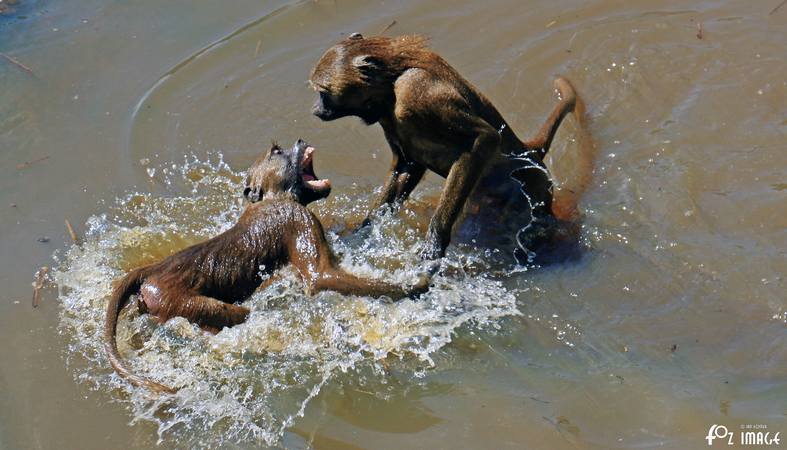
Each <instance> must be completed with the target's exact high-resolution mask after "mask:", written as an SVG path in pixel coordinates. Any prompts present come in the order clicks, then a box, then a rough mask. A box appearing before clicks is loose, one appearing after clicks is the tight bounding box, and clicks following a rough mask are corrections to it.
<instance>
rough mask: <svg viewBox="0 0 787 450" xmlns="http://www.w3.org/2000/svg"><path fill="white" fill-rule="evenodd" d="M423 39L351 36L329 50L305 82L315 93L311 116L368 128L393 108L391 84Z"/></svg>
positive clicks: (414, 37)
mask: <svg viewBox="0 0 787 450" xmlns="http://www.w3.org/2000/svg"><path fill="white" fill-rule="evenodd" d="M423 41H424V40H423V38H420V37H417V36H402V37H399V38H394V39H391V38H386V37H371V38H364V37H363V36H361V34H360V33H353V34H352V35H350V36H349V37H348V38H347V39H345V40H343V41H342V42H339V43H338V44H336V45H334V46H333V47H331V48H329V49H328V51H326V52H325V54H324V55H322V57H321V58H320V60H319V61H318V62H317V65H316V66H315V67H314V69H313V70H312V73H311V77H310V79H309V83H310V84H311V86H312V88H313V89H314V90H315V91H317V95H318V98H317V101H316V102H315V103H314V107H313V109H312V113H313V114H314V115H315V116H317V117H319V118H320V119H322V120H334V119H338V118H340V117H345V116H357V117H360V118H361V120H363V121H364V122H365V123H366V124H367V125H371V124H373V123H375V122H377V121H378V120H380V118H381V117H382V115H383V114H385V113H387V112H390V111H391V110H392V108H393V103H394V95H393V83H394V81H395V80H396V78H397V77H399V75H401V74H402V72H403V71H404V70H406V68H407V67H408V66H407V62H408V61H410V60H412V59H413V58H412V57H413V56H414V55H413V54H414V52H417V51H419V50H421V49H422V48H423Z"/></svg>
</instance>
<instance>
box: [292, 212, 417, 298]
mask: <svg viewBox="0 0 787 450" xmlns="http://www.w3.org/2000/svg"><path fill="white" fill-rule="evenodd" d="M296 241H297V245H294V246H293V247H292V249H291V250H290V252H291V253H290V261H291V262H292V265H293V266H294V267H295V269H296V270H297V271H298V273H299V274H300V276H301V278H302V279H303V282H304V285H305V287H306V291H307V293H308V294H309V295H312V294H314V293H316V292H319V291H325V290H329V291H336V292H339V293H340V294H346V295H366V296H370V297H382V296H386V297H390V298H391V299H393V300H398V299H400V298H402V297H407V296H410V295H415V294H419V293H423V292H426V291H427V290H428V289H429V281H430V277H428V276H425V277H422V279H420V280H419V282H418V283H416V284H415V285H414V286H412V287H410V288H404V287H402V286H399V285H397V284H393V283H388V282H386V281H383V280H375V279H369V278H361V277H357V276H355V275H352V274H350V273H348V272H346V271H344V270H343V269H342V268H341V267H339V265H338V263H337V262H336V257H335V256H334V254H333V252H332V251H331V248H330V246H329V245H328V242H327V241H326V240H325V233H324V232H323V230H322V226H321V225H320V224H319V221H317V220H316V219H315V221H314V222H312V227H311V229H310V230H308V231H306V230H304V232H302V233H301V234H300V235H299V236H297V238H296Z"/></svg>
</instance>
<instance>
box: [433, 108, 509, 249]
mask: <svg viewBox="0 0 787 450" xmlns="http://www.w3.org/2000/svg"><path fill="white" fill-rule="evenodd" d="M468 121H469V120H467V119H466V120H465V122H468ZM457 128H460V129H461V123H460V125H458V126H457ZM465 129H475V130H477V132H476V137H475V140H474V141H473V144H472V148H471V149H470V151H467V152H464V153H462V154H461V155H460V156H459V158H458V159H457V160H456V162H454V164H453V166H451V170H450V171H449V172H448V177H447V178H446V181H445V187H444V188H443V192H442V194H441V195H440V201H439V203H438V204H437V210H436V211H435V213H434V215H433V216H432V220H431V221H430V222H429V231H428V234H427V236H426V247H425V248H424V249H423V250H422V251H421V257H422V258H424V259H435V258H439V257H442V256H443V255H444V254H445V249H446V247H448V243H449V242H450V240H451V229H452V228H453V225H454V222H456V218H457V217H458V216H459V213H460V212H461V211H462V208H463V207H464V205H465V201H466V200H467V197H468V195H470V192H471V191H472V190H473V188H474V187H475V185H476V183H477V182H478V179H479V178H480V177H481V174H482V173H483V171H484V165H485V164H486V162H487V161H489V159H490V155H492V154H493V153H494V152H497V151H498V147H499V146H500V135H499V134H498V133H497V131H496V130H495V129H494V128H492V127H491V126H490V125H489V124H487V123H486V122H483V121H482V120H480V119H478V120H477V121H476V123H470V124H468V126H467V127H466V128H465Z"/></svg>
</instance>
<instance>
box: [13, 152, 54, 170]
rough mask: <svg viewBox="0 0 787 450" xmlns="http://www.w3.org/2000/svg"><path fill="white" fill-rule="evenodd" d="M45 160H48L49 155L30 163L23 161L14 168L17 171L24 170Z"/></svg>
mask: <svg viewBox="0 0 787 450" xmlns="http://www.w3.org/2000/svg"><path fill="white" fill-rule="evenodd" d="M47 159H49V155H47V156H42V157H40V158H38V159H34V160H32V161H25V162H23V163H19V164H17V165H16V168H17V170H22V169H26V168H28V167H30V166H32V165H33V164H36V163H40V162H42V161H46V160H47Z"/></svg>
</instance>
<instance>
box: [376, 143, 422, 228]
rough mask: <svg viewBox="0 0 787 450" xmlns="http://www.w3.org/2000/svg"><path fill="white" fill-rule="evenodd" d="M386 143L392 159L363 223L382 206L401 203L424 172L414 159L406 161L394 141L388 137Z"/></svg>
mask: <svg viewBox="0 0 787 450" xmlns="http://www.w3.org/2000/svg"><path fill="white" fill-rule="evenodd" d="M388 144H389V145H390V146H391V153H392V154H393V159H392V161H391V168H390V169H389V170H388V174H387V176H386V178H385V183H384V184H383V189H382V191H381V192H380V195H379V196H378V197H377V198H376V199H375V201H374V203H373V204H372V208H371V210H370V211H369V214H368V215H367V217H366V220H365V221H364V225H368V223H369V221H370V219H371V218H372V216H373V215H374V214H375V213H376V212H377V211H378V210H379V209H380V208H381V207H382V206H383V205H390V204H401V203H403V202H404V201H405V200H407V197H409V196H410V193H412V192H413V189H415V187H416V186H417V185H418V183H419V182H420V181H421V179H422V178H423V176H424V173H426V167H425V166H423V165H421V164H418V163H416V162H415V161H407V160H405V158H404V156H403V155H402V151H401V149H400V148H399V145H397V144H396V143H395V142H393V141H392V140H391V139H388Z"/></svg>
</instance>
